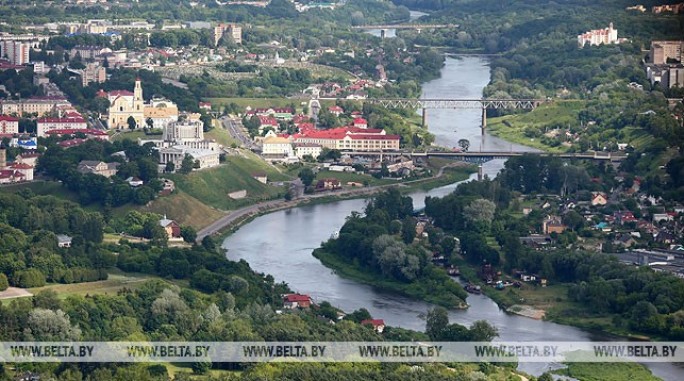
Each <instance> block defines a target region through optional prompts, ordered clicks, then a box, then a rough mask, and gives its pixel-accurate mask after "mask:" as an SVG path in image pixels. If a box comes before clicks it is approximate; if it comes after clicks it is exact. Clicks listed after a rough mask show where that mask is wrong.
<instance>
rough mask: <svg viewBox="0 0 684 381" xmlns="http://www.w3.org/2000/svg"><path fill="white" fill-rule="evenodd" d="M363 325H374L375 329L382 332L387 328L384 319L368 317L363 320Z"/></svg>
mask: <svg viewBox="0 0 684 381" xmlns="http://www.w3.org/2000/svg"><path fill="white" fill-rule="evenodd" d="M361 325H370V326H372V327H373V329H374V330H375V331H376V332H378V333H382V331H384V330H385V321H384V320H382V319H366V320H362V321H361Z"/></svg>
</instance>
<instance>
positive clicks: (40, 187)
mask: <svg viewBox="0 0 684 381" xmlns="http://www.w3.org/2000/svg"><path fill="white" fill-rule="evenodd" d="M24 189H29V190H31V191H32V192H33V193H35V194H37V195H41V196H45V195H51V196H55V197H58V198H62V199H65V200H69V201H78V196H77V195H76V194H75V193H73V192H71V191H70V190H68V189H67V188H66V187H63V186H62V183H58V182H56V181H34V182H30V183H20V184H11V185H6V186H2V187H0V192H8V193H17V192H20V191H22V190H24Z"/></svg>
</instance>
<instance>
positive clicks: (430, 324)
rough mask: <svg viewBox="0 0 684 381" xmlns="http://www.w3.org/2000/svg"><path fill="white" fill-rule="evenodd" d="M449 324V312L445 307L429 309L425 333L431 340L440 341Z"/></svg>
mask: <svg viewBox="0 0 684 381" xmlns="http://www.w3.org/2000/svg"><path fill="white" fill-rule="evenodd" d="M448 325H449V312H448V311H447V310H446V308H444V307H435V308H433V309H431V310H430V311H428V314H427V319H426V322H425V333H427V335H428V336H430V340H433V341H438V340H440V339H441V338H442V336H443V335H444V332H445V330H446V328H447V326H448Z"/></svg>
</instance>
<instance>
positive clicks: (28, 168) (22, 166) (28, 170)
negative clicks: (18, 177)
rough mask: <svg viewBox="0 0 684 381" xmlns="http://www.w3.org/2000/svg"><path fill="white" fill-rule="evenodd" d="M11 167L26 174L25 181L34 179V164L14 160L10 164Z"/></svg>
mask: <svg viewBox="0 0 684 381" xmlns="http://www.w3.org/2000/svg"><path fill="white" fill-rule="evenodd" d="M10 169H13V170H15V171H17V172H19V173H21V174H22V175H23V176H24V181H33V166H32V165H29V164H26V163H17V162H14V163H13V164H12V165H10Z"/></svg>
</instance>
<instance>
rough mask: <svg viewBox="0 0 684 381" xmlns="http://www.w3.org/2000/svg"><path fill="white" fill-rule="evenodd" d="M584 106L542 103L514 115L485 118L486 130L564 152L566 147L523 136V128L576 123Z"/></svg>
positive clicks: (578, 102)
mask: <svg viewBox="0 0 684 381" xmlns="http://www.w3.org/2000/svg"><path fill="white" fill-rule="evenodd" d="M584 106H585V102H582V101H577V102H564V103H552V104H544V105H541V106H539V107H537V108H536V109H534V110H532V111H530V112H527V113H524V114H516V115H506V116H502V117H500V118H489V119H487V130H488V131H489V132H491V133H492V135H496V136H498V137H501V138H503V139H505V140H508V141H511V142H515V143H519V144H524V145H526V146H530V147H534V148H539V149H542V150H545V151H549V152H557V153H558V152H565V151H566V147H564V146H558V147H549V146H547V145H545V144H542V143H541V142H540V141H539V139H533V138H529V137H527V136H525V128H527V127H536V128H540V127H543V126H548V125H560V126H568V125H576V124H577V115H578V114H579V112H580V110H582V109H583V108H584Z"/></svg>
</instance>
